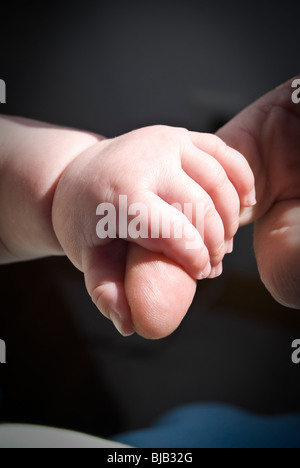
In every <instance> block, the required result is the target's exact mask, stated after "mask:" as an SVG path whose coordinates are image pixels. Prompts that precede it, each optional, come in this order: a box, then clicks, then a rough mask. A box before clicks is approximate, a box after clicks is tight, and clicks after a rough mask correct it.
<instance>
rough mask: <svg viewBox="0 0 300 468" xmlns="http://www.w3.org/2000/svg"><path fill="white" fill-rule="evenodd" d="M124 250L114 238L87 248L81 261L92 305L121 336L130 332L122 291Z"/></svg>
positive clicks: (124, 297)
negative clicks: (94, 305)
mask: <svg viewBox="0 0 300 468" xmlns="http://www.w3.org/2000/svg"><path fill="white" fill-rule="evenodd" d="M127 248H128V244H127V243H126V242H124V241H122V240H119V239H118V240H115V241H113V242H111V243H110V244H108V245H106V246H104V247H97V248H94V249H91V250H90V251H88V252H87V253H86V254H85V256H84V261H83V263H84V276H85V283H86V287H87V290H88V292H89V294H90V296H91V298H92V300H93V302H94V303H95V304H96V306H97V307H98V309H99V310H100V312H101V313H102V314H103V315H104V316H105V317H106V318H108V319H109V320H111V321H112V322H113V324H114V325H115V327H116V328H117V330H118V331H119V332H120V333H121V335H123V336H130V335H132V334H133V333H134V329H133V326H132V322H131V315H130V308H129V305H128V302H127V298H126V294H125V289H124V277H125V265H126V255H127Z"/></svg>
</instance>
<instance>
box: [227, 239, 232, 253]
mask: <svg viewBox="0 0 300 468" xmlns="http://www.w3.org/2000/svg"><path fill="white" fill-rule="evenodd" d="M232 252H233V239H231V240H230V241H227V253H228V254H231V253H232Z"/></svg>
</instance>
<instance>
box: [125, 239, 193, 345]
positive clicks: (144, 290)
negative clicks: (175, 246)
mask: <svg viewBox="0 0 300 468" xmlns="http://www.w3.org/2000/svg"><path fill="white" fill-rule="evenodd" d="M125 290H126V296H127V300H128V303H129V306H130V309H131V317H132V323H133V326H134V329H135V330H136V332H137V333H138V334H139V335H141V336H143V337H144V338H148V339H154V340H155V339H160V338H164V337H166V336H168V335H170V334H171V333H173V332H174V331H175V330H176V329H177V327H178V326H179V325H180V323H181V322H182V320H183V318H184V316H185V315H186V313H187V311H188V309H189V307H190V305H191V303H192V301H193V298H194V295H195V292H196V281H195V280H194V279H193V278H192V277H191V276H190V275H188V274H187V273H186V272H185V271H184V269H182V268H181V267H180V266H179V265H177V264H176V263H175V262H172V261H171V260H170V259H169V258H167V257H165V256H164V255H163V254H159V253H155V252H150V251H148V250H146V249H143V248H142V247H140V246H138V245H137V244H131V245H130V246H129V250H128V260H127V268H126V277H125Z"/></svg>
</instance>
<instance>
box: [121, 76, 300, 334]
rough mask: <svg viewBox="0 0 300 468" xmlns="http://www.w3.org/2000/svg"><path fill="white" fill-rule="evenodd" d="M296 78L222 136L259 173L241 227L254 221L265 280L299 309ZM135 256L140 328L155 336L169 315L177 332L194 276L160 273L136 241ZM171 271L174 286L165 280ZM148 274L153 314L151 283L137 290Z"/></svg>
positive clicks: (131, 282)
mask: <svg viewBox="0 0 300 468" xmlns="http://www.w3.org/2000/svg"><path fill="white" fill-rule="evenodd" d="M292 81H293V80H290V81H289V82H287V83H285V84H284V85H282V86H280V87H279V88H277V89H275V90H273V91H271V92H270V93H268V94H267V95H265V96H263V97H262V98H261V99H259V100H258V101H257V102H255V103H254V104H252V105H251V106H249V107H248V108H247V109H245V110H244V111H243V112H242V113H240V114H239V115H238V116H237V117H235V118H234V119H233V120H232V121H231V122H230V123H228V124H227V125H225V126H224V127H223V128H222V129H221V130H220V131H219V132H218V135H219V136H220V137H221V138H222V139H224V141H226V142H227V144H229V145H231V146H232V147H234V148H236V149H237V150H239V151H240V152H241V153H242V154H243V155H245V157H246V158H247V160H248V162H249V164H250V166H251V168H252V169H253V172H254V175H255V179H256V190H257V205H256V206H255V207H254V208H246V209H243V210H242V214H241V225H244V224H247V223H250V222H254V221H255V252H256V257H257V262H258V267H259V271H260V274H261V277H262V280H263V282H264V284H265V285H266V287H267V288H268V290H269V291H270V292H271V294H272V295H273V297H274V298H275V299H276V300H277V301H278V302H280V303H281V304H283V305H285V306H288V307H291V308H296V309H299V308H300V261H299V259H300V104H298V105H296V104H294V103H293V102H292V100H291V94H292V89H291V83H292ZM229 250H230V246H229ZM131 258H132V259H133V262H134V263H135V268H134V269H133V270H132V274H131V275H130V276H129V278H128V280H127V282H126V286H127V290H128V295H129V297H131V298H133V300H132V304H133V305H134V309H133V310H136V307H140V309H139V310H140V314H139V317H138V319H139V328H138V329H139V330H145V329H146V330H149V329H150V326H149V317H150V319H151V324H152V326H153V327H154V328H152V334H151V337H153V336H154V335H156V333H155V324H157V323H159V317H160V316H161V317H164V318H165V317H167V324H168V327H167V328H168V329H169V331H172V329H175V328H176V326H177V324H178V323H179V322H180V319H182V318H183V317H184V315H185V312H186V310H187V309H186V305H187V304H189V302H190V301H191V300H192V298H193V294H194V284H195V283H194V280H193V279H192V278H191V277H190V276H189V275H187V274H186V273H185V272H184V271H183V270H180V269H178V270H174V269H173V268H172V270H171V267H170V274H169V273H168V272H167V267H168V265H167V264H165V268H164V269H162V274H161V275H160V274H159V271H157V269H156V268H155V267H154V266H153V264H155V259H156V257H155V255H154V254H153V255H152V262H149V263H148V262H145V264H144V260H145V259H147V258H148V253H147V252H146V251H143V250H141V249H138V248H137V247H136V246H134V245H132V246H131V247H130V249H129V262H131ZM168 268H169V267H168ZM171 272H172V284H171V283H169V282H167V281H165V277H169V276H170V275H171ZM154 273H155V274H154ZM143 274H144V275H145V277H149V278H152V282H151V288H152V289H154V290H155V304H159V313H157V312H156V309H154V312H152V309H151V304H150V305H149V313H148V312H147V301H145V302H143V301H144V298H145V297H148V296H147V295H148V288H147V286H146V283H143V282H141V283H140V287H139V288H138V289H137V288H135V285H136V280H137V279H139V278H140V277H141V276H142V275H143ZM180 284H184V285H185V287H184V288H182V289H180V293H181V295H182V294H183V296H184V297H181V300H182V307H180V306H178V303H176V300H175V301H174V302H175V305H174V303H173V298H174V297H176V294H178V293H177V285H180ZM173 288H174V289H173ZM134 292H135V293H134ZM143 305H144V306H143ZM174 307H175V311H176V312H175V316H176V319H175V318H174V319H173V316H172V314H169V315H168V311H172V310H173V309H174ZM153 315H155V316H154V317H153ZM164 326H166V325H164ZM167 328H166V329H165V331H166V330H167ZM162 329H163V328H162ZM157 336H160V334H159V333H158V334H157Z"/></svg>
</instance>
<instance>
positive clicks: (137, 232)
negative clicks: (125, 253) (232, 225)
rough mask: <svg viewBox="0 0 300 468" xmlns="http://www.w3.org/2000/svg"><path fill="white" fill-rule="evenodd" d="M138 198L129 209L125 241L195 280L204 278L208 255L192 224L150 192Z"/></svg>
mask: <svg viewBox="0 0 300 468" xmlns="http://www.w3.org/2000/svg"><path fill="white" fill-rule="evenodd" d="M139 199H140V202H139V203H133V204H131V205H130V207H129V214H130V215H131V216H133V218H132V219H131V221H130V222H129V224H128V238H127V240H129V241H132V242H134V243H137V244H139V245H140V246H141V247H144V248H145V249H148V250H150V251H152V252H156V253H161V254H163V255H164V256H166V257H168V258H170V260H172V261H174V262H176V263H177V264H179V265H181V266H182V267H183V268H184V269H185V270H186V271H187V272H188V273H189V274H190V275H191V276H192V277H193V278H195V279H203V278H206V277H208V275H209V274H210V271H211V264H210V258H209V252H208V250H207V247H206V245H205V244H204V241H203V238H202V237H201V235H200V233H199V232H198V230H197V229H196V228H195V227H194V226H193V224H192V222H191V221H190V220H189V219H188V218H187V217H186V216H185V215H184V213H183V212H181V211H180V210H178V209H177V208H175V207H173V206H171V205H170V204H169V203H167V202H166V201H164V200H163V199H162V198H160V197H159V196H158V195H156V194H154V193H153V192H145V193H143V194H140V195H139Z"/></svg>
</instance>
